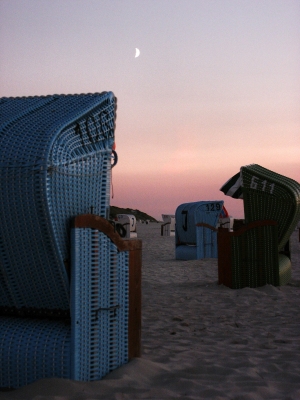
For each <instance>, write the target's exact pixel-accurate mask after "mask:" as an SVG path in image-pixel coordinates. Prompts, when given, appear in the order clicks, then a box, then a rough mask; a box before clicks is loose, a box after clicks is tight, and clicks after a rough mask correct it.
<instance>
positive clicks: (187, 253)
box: [175, 200, 224, 260]
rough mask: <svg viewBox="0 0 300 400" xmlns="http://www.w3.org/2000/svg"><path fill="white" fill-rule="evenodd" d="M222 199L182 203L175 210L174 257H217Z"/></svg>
mask: <svg viewBox="0 0 300 400" xmlns="http://www.w3.org/2000/svg"><path fill="white" fill-rule="evenodd" d="M223 203H224V202H223V201H218V200H216V201H199V202H193V203H184V204H181V205H180V206H178V207H177V209H176V212H175V220H176V226H175V257H176V259H177V260H197V259H202V258H216V257H218V247H217V224H218V221H219V216H220V213H221V210H222V207H223Z"/></svg>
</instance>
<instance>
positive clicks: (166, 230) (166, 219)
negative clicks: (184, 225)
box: [160, 214, 175, 236]
mask: <svg viewBox="0 0 300 400" xmlns="http://www.w3.org/2000/svg"><path fill="white" fill-rule="evenodd" d="M162 220H163V223H162V224H161V227H160V234H161V236H175V215H172V214H162Z"/></svg>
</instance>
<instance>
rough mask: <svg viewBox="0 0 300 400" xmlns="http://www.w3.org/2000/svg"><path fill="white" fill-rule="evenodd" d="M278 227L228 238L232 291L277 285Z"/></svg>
mask: <svg viewBox="0 0 300 400" xmlns="http://www.w3.org/2000/svg"><path fill="white" fill-rule="evenodd" d="M277 235H278V231H277V226H276V225H269V226H268V225H265V226H258V227H255V228H252V229H248V230H247V231H246V232H244V233H242V234H241V235H238V236H234V235H232V236H231V257H232V288H233V289H240V288H243V287H259V286H264V285H266V284H272V285H274V286H278V285H279V268H278V249H277Z"/></svg>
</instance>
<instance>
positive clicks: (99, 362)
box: [0, 92, 141, 388]
mask: <svg viewBox="0 0 300 400" xmlns="http://www.w3.org/2000/svg"><path fill="white" fill-rule="evenodd" d="M115 109H116V98H115V96H114V95H113V93H111V92H103V93H101V94H100V93H96V94H87V95H53V96H44V97H28V98H24V97H22V98H1V99H0V111H1V125H0V132H1V134H0V183H1V191H0V216H1V224H0V238H1V239H0V263H1V270H0V360H1V361H0V362H1V365H0V387H2V388H18V387H21V386H24V385H27V384H29V383H32V382H34V381H36V380H39V379H42V378H50V377H56V378H68V379H75V380H80V381H93V380H99V379H101V378H102V377H103V376H105V375H106V374H107V373H109V372H110V371H111V370H113V369H115V368H117V367H118V366H120V365H122V364H124V363H126V362H127V361H128V360H129V359H130V358H132V357H136V356H138V355H139V353H140V319H141V315H140V310H141V308H140V296H141V293H140V274H141V272H140V269H141V241H139V240H136V241H129V240H122V239H121V238H120V237H119V235H117V234H116V232H115V231H114V228H113V226H112V225H111V224H110V223H109V222H108V221H107V220H106V219H105V218H106V217H107V216H108V215H109V199H110V193H109V188H110V179H111V153H112V145H113V143H114V125H115ZM91 213H93V215H92V214H91ZM82 214H83V215H82ZM95 214H97V216H96V215H95Z"/></svg>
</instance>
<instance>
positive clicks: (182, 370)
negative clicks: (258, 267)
mask: <svg viewBox="0 0 300 400" xmlns="http://www.w3.org/2000/svg"><path fill="white" fill-rule="evenodd" d="M138 236H139V238H141V239H142V240H143V284H142V293H143V294H142V301H143V308H142V309H143V311H142V312H143V320H142V321H143V322H142V324H143V326H142V328H143V330H142V357H141V358H139V359H134V360H133V361H131V362H130V363H128V364H126V365H124V366H122V367H121V368H119V369H117V370H115V371H113V372H112V373H110V374H109V375H108V376H106V377H105V378H104V379H102V380H101V381H97V382H90V383H82V382H74V381H71V380H62V379H45V380H41V381H38V382H35V383H33V384H31V385H28V386H26V387H24V388H21V389H18V390H15V391H12V392H2V393H0V399H5V400H16V399H18V400H19V399H24V400H29V399H30V400H33V399H34V400H46V399H53V400H54V399H55V400H69V399H70V400H71V399H72V400H88V399H89V400H94V399H116V400H122V399H173V398H174V399H176V398H181V399H216V400H221V399H231V400H254V399H255V400H260V399H261V400H265V399H272V400H275V399H286V400H288V399H289V400H292V399H294V400H298V399H300V357H299V354H300V243H299V241H298V237H299V236H298V231H295V232H294V233H293V235H292V240H291V242H292V263H293V275H292V281H291V283H290V284H289V285H286V286H283V287H273V286H271V285H267V286H264V287H261V288H256V289H250V288H244V289H239V290H231V289H229V288H227V287H224V286H222V285H221V286H219V285H218V284H217V279H218V272H217V260H216V259H205V260H200V261H177V260H175V258H174V255H175V251H174V237H161V236H160V224H156V223H150V224H148V225H146V224H138Z"/></svg>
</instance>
